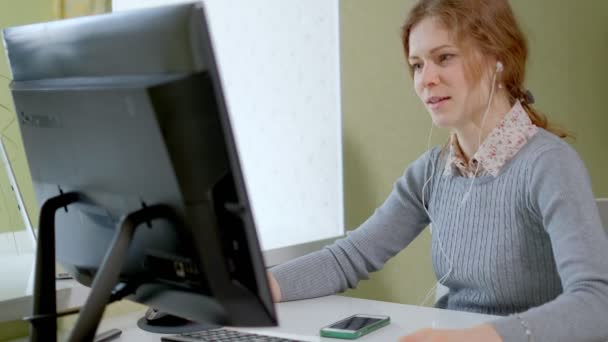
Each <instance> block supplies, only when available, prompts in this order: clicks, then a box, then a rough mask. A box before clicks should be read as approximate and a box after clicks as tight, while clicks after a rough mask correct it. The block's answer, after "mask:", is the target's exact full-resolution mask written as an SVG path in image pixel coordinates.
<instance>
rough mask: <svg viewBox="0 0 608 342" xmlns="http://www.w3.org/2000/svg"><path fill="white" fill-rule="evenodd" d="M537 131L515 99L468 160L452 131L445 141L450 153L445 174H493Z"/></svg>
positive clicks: (473, 175)
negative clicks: (509, 108)
mask: <svg viewBox="0 0 608 342" xmlns="http://www.w3.org/2000/svg"><path fill="white" fill-rule="evenodd" d="M536 132H538V127H536V126H534V124H533V123H532V121H530V118H529V117H528V113H526V111H525V110H524V108H523V107H522V106H521V103H520V102H519V101H517V102H516V103H515V104H514V105H513V107H511V110H509V112H508V113H507V114H506V115H505V117H504V118H503V120H502V121H501V122H500V123H499V124H498V125H497V126H496V127H495V128H494V129H493V130H492V132H490V134H489V135H488V136H487V138H486V139H485V140H484V141H483V143H482V144H481V146H480V147H479V150H477V152H475V154H474V155H473V157H472V158H471V160H469V162H468V163H467V162H466V158H465V157H464V153H463V152H462V149H461V148H460V145H459V144H458V138H457V137H456V133H452V135H451V136H450V141H449V143H448V146H449V153H448V157H447V163H446V165H445V170H444V175H452V176H456V175H460V176H465V177H469V178H471V177H475V171H476V169H477V168H478V167H479V170H477V176H484V175H492V176H494V177H496V176H497V175H498V172H499V171H500V169H501V168H502V167H503V166H504V165H505V164H506V163H507V162H508V161H509V160H510V159H511V158H513V156H514V155H515V154H516V153H517V152H519V150H520V149H521V148H522V147H523V146H524V145H525V144H526V142H527V141H528V139H530V137H532V136H533V135H534V134H536Z"/></svg>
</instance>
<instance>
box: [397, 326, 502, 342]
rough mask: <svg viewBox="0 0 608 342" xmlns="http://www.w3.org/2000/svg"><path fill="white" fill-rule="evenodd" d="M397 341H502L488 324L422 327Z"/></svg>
mask: <svg viewBox="0 0 608 342" xmlns="http://www.w3.org/2000/svg"><path fill="white" fill-rule="evenodd" d="M399 342H502V338H501V337H500V336H498V333H497V332H496V330H495V329H494V328H493V327H492V326H491V325H489V324H483V325H479V326H477V327H474V328H470V329H430V328H427V329H422V330H418V331H416V332H415V333H413V334H411V335H407V336H404V337H402V338H401V339H400V340H399Z"/></svg>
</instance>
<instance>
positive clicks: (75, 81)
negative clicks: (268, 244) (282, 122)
mask: <svg viewBox="0 0 608 342" xmlns="http://www.w3.org/2000/svg"><path fill="white" fill-rule="evenodd" d="M4 39H5V45H6V47H7V53H8V58H9V64H10V67H11V71H12V76H13V83H12V85H11V90H12V94H13V98H14V102H15V107H16V111H17V117H18V121H19V125H20V129H21V134H22V138H23V142H24V147H25V151H26V155H27V159H28V163H29V167H30V171H31V176H32V181H33V184H34V189H35V193H36V197H37V200H38V202H39V204H40V205H42V204H43V203H45V201H47V200H48V199H50V198H53V197H55V196H58V195H59V194H61V193H67V192H78V193H80V194H82V195H83V196H84V197H85V198H86V199H87V200H86V202H78V203H75V204H71V205H69V206H68V207H66V208H65V210H59V211H57V213H56V217H55V222H56V247H57V248H56V254H57V258H58V261H59V262H60V263H61V264H62V265H64V266H65V268H66V269H67V270H69V272H71V273H72V274H73V275H74V276H75V278H76V279H77V280H78V281H80V282H82V283H83V284H85V285H91V283H92V280H93V279H94V276H95V274H96V272H97V271H98V269H99V266H100V263H101V262H102V259H103V257H104V255H105V253H106V251H107V249H108V247H109V245H110V242H111V240H112V238H113V236H114V234H115V232H116V229H117V224H118V222H120V219H121V218H122V217H124V216H125V215H128V214H129V213H132V212H135V211H137V210H140V209H142V208H146V207H149V206H152V205H157V204H164V205H168V206H170V207H171V208H172V209H173V210H174V211H175V212H176V213H177V216H178V217H179V222H180V226H179V227H176V222H173V221H169V220H162V219H160V220H153V221H151V222H147V223H146V224H143V225H142V226H141V227H138V228H137V230H136V231H135V234H134V238H133V241H132V242H131V245H130V248H129V252H128V256H127V258H125V260H124V265H123V266H122V269H121V271H120V276H119V281H120V282H121V283H123V284H124V285H127V288H132V289H133V290H132V293H131V294H130V298H131V299H133V300H135V301H138V302H141V303H144V304H148V305H151V306H154V307H156V308H158V309H160V310H162V311H165V312H168V313H171V314H174V315H177V316H181V317H185V318H188V319H192V320H195V321H214V322H217V323H221V324H225V325H243V326H247V325H249V326H258V325H273V324H276V315H275V311H274V305H273V303H272V300H271V296H270V291H269V288H268V282H267V278H266V272H265V265H264V261H263V257H262V254H261V251H260V246H259V242H258V239H257V235H256V227H255V224H254V222H255V220H254V218H253V214H252V211H251V207H250V203H249V199H248V193H247V189H246V186H245V182H244V179H243V174H242V172H241V166H240V163H239V160H240V159H239V155H238V151H237V148H236V145H235V142H234V136H233V134H232V131H231V124H230V120H229V116H228V115H227V109H226V104H225V100H224V97H223V92H222V84H221V81H220V77H219V75H218V70H217V67H216V62H215V58H214V52H213V47H212V44H211V40H210V37H209V32H208V29H207V22H206V19H205V13H204V9H203V5H202V4H200V3H198V4H185V5H178V6H167V7H158V8H152V9H145V10H137V11H129V12H121V13H113V14H107V15H100V16H94V17H85V18H77V19H70V20H64V21H57V22H51V23H43V24H34V25H28V26H22V27H16V28H10V29H7V30H5V31H4Z"/></svg>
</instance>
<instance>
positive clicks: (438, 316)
mask: <svg viewBox="0 0 608 342" xmlns="http://www.w3.org/2000/svg"><path fill="white" fill-rule="evenodd" d="M277 311H278V317H279V320H280V321H279V327H275V328H256V329H252V328H248V329H240V330H246V331H250V332H255V333H261V334H268V335H276V336H282V337H292V338H293V337H296V336H294V335H298V336H297V337H298V338H300V339H303V340H306V341H332V342H336V341H339V340H336V339H330V338H321V337H319V328H321V327H323V326H325V325H328V324H330V323H333V322H335V321H337V320H339V319H342V318H345V317H346V316H349V315H352V314H355V313H366V314H381V315H389V316H390V317H391V324H390V325H388V326H386V327H384V328H382V329H380V330H378V331H375V332H373V333H371V334H369V335H367V336H364V337H362V338H360V339H359V341H397V339H398V337H400V336H403V335H406V334H408V333H411V332H413V331H415V330H418V329H420V328H424V327H435V328H465V327H470V326H474V325H477V324H480V323H483V322H487V321H490V320H492V319H494V318H496V317H494V316H489V315H479V314H472V313H464V312H457V311H450V310H440V309H433V308H425V307H419V306H412V305H404V304H395V303H388V302H379V301H373V300H365V299H356V298H350V297H343V296H329V297H322V298H316V299H309V300H303V301H297V302H288V303H279V304H277ZM143 313H144V312H143V311H142V312H134V313H130V314H126V315H122V316H116V317H112V318H110V319H106V320H104V321H103V322H102V324H101V325H100V328H99V329H98V331H104V330H107V329H110V328H118V329H121V330H122V331H123V332H122V335H121V337H120V338H118V339H116V340H115V341H121V342H124V341H130V342H139V341H142V342H144V341H155V342H158V341H160V336H161V335H159V334H153V333H148V332H145V331H142V330H140V329H139V328H138V327H137V325H136V321H137V319H138V318H140V317H141V316H142V315H143ZM303 337H305V338H303Z"/></svg>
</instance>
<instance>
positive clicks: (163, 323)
mask: <svg viewBox="0 0 608 342" xmlns="http://www.w3.org/2000/svg"><path fill="white" fill-rule="evenodd" d="M163 315H164V316H163V318H161V319H158V320H152V321H151V320H149V319H147V318H146V317H142V318H140V319H139V320H137V326H138V327H139V328H140V329H141V330H145V331H149V332H152V333H158V334H181V333H190V332H195V331H201V330H207V329H217V328H221V327H222V326H221V325H216V324H212V323H197V322H192V321H189V320H187V319H185V318H181V317H177V316H173V315H169V314H163Z"/></svg>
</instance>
